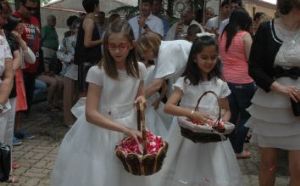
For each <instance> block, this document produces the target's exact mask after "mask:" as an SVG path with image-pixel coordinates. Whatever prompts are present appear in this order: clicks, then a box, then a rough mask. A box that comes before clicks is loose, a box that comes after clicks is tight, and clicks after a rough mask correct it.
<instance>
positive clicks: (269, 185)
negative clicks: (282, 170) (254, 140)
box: [259, 147, 278, 186]
mask: <svg viewBox="0 0 300 186" xmlns="http://www.w3.org/2000/svg"><path fill="white" fill-rule="evenodd" d="M259 152H260V165H259V185H260V186H274V184H275V178H276V177H275V173H276V170H277V158H278V149H275V148H263V147H260V148H259Z"/></svg>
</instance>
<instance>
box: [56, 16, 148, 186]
mask: <svg viewBox="0 0 300 186" xmlns="http://www.w3.org/2000/svg"><path fill="white" fill-rule="evenodd" d="M133 40H134V36H133V32H132V29H131V28H130V26H129V24H128V23H127V22H122V21H115V22H113V23H112V24H110V25H109V27H108V30H107V32H106V33H105V36H104V57H103V60H102V61H101V63H99V64H98V65H96V66H93V67H91V68H90V70H89V72H88V74H87V78H86V81H87V82H88V84H89V86H88V92H87V99H86V108H85V112H84V113H82V114H81V116H79V118H78V120H77V121H76V122H75V124H74V125H73V126H72V128H71V129H70V131H69V132H68V133H67V134H66V136H65V138H64V140H63V142H62V144H61V147H60V150H59V153H58V157H57V160H56V164H55V167H54V170H53V175H52V185H53V186H66V185H72V186H83V185H88V186H99V185H103V186H104V185H107V186H119V185H122V186H124V185H125V186H127V185H133V184H136V185H145V181H144V179H145V178H144V177H136V176H135V177H134V176H131V175H130V174H129V173H127V172H126V171H125V170H123V168H122V165H121V163H120V162H119V160H118V159H117V157H116V156H115V155H114V148H115V145H116V144H117V143H118V142H119V141H120V140H121V139H122V138H123V137H124V136H132V137H134V138H135V139H137V138H140V137H141V133H140V132H139V131H137V130H135V129H134V128H136V112H135V109H134V105H135V103H137V102H142V103H145V100H144V97H143V92H144V91H143V79H144V74H145V72H146V68H145V66H144V65H143V64H142V63H138V62H137V59H136V55H135V50H134V47H133Z"/></svg>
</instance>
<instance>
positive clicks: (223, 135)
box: [178, 91, 235, 143]
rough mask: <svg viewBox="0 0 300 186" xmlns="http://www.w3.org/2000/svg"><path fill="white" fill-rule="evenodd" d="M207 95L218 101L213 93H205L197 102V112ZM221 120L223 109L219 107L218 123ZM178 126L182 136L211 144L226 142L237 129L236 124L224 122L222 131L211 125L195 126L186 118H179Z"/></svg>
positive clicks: (196, 141)
mask: <svg viewBox="0 0 300 186" xmlns="http://www.w3.org/2000/svg"><path fill="white" fill-rule="evenodd" d="M207 94H213V95H214V96H215V97H216V99H218V96H217V95H216V93H214V92H213V91H206V92H204V93H203V94H202V95H201V96H200V98H199V99H198V101H197V105H196V107H195V109H194V110H195V111H198V106H199V104H200V101H201V99H202V98H203V97H204V96H205V95H207ZM220 119H221V107H220V105H219V113H218V118H217V120H216V122H219V121H220ZM178 124H179V126H180V130H181V135H182V136H183V137H185V138H188V139H190V140H192V141H193V142H194V143H209V142H218V141H222V140H226V139H227V137H228V135H229V134H230V133H231V132H232V131H233V129H234V127H235V126H234V124H232V123H230V122H224V128H223V129H222V130H219V129H218V128H214V127H212V126H210V125H206V124H203V125H201V124H195V123H193V122H192V121H191V120H190V119H189V118H186V117H178Z"/></svg>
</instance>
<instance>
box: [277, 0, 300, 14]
mask: <svg viewBox="0 0 300 186" xmlns="http://www.w3.org/2000/svg"><path fill="white" fill-rule="evenodd" d="M293 8H299V9H300V0H277V9H278V10H279V12H280V13H281V14H283V15H286V14H288V13H290V11H291V10H292V9H293Z"/></svg>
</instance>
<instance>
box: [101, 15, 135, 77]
mask: <svg viewBox="0 0 300 186" xmlns="http://www.w3.org/2000/svg"><path fill="white" fill-rule="evenodd" d="M113 33H123V34H124V36H125V37H126V38H127V39H128V41H129V42H130V43H131V44H132V45H133V40H134V35H133V31H132V29H131V27H130V25H129V24H128V22H127V21H122V20H116V21H114V22H112V23H111V24H109V25H108V28H107V30H106V32H105V35H104V39H103V54H104V56H103V58H102V61H101V62H100V63H99V64H98V66H99V67H100V68H101V67H103V68H104V71H105V72H106V74H107V75H108V76H109V77H111V78H113V79H118V75H119V74H118V70H117V66H116V63H115V61H114V59H113V57H112V56H111V55H110V52H109V50H108V38H109V36H110V35H111V34H113ZM125 66H126V72H127V74H128V75H130V76H133V77H136V78H139V68H138V61H137V57H136V51H135V49H134V48H133V49H131V50H130V51H129V54H128V56H127V58H126V64H125Z"/></svg>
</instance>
